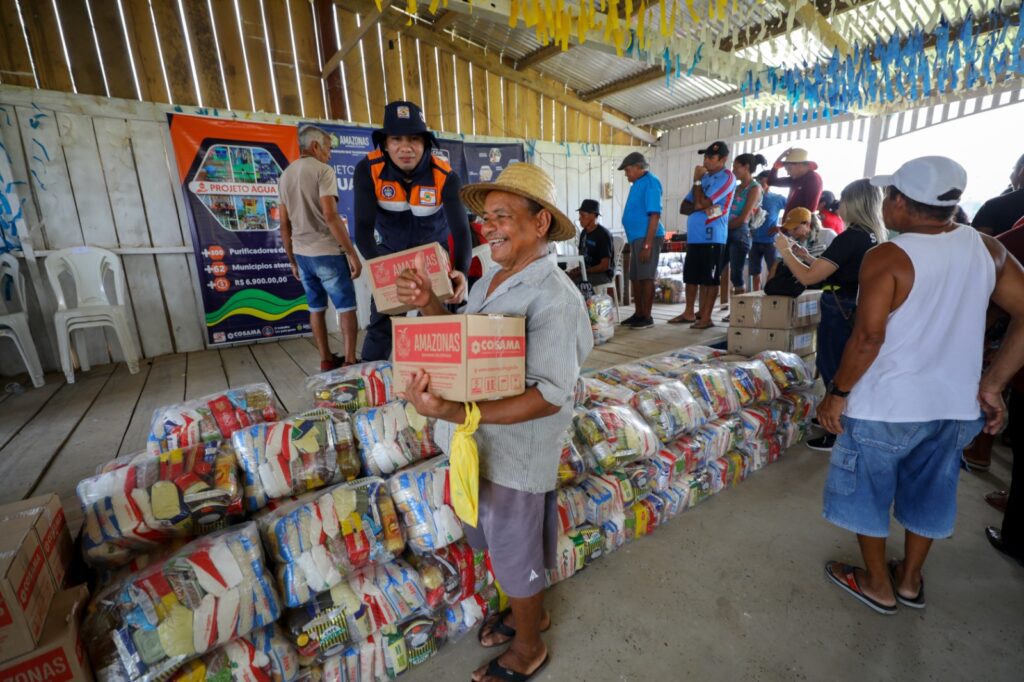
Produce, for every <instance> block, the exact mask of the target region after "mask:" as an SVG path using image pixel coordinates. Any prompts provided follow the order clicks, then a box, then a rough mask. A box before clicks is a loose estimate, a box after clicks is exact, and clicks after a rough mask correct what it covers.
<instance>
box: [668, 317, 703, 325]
mask: <svg viewBox="0 0 1024 682" xmlns="http://www.w3.org/2000/svg"><path fill="white" fill-rule="evenodd" d="M696 322H697V318H696V317H695V318H693V319H692V320H686V319H683V316H682V315H679V316H678V317H673V318H672V319H671V320H669V321H668V323H669V324H695V323H696Z"/></svg>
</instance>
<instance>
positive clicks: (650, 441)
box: [573, 405, 658, 469]
mask: <svg viewBox="0 0 1024 682" xmlns="http://www.w3.org/2000/svg"><path fill="white" fill-rule="evenodd" d="M573 421H574V424H575V427H576V433H577V435H578V437H579V439H580V442H581V443H582V444H583V445H584V446H585V447H586V448H587V449H588V450H589V452H590V454H591V456H592V457H593V459H594V462H595V463H596V464H597V465H598V466H600V467H602V468H604V469H613V468H615V467H617V466H621V465H623V464H628V463H629V462H633V461H636V460H638V459H643V458H645V457H651V456H653V455H654V454H655V453H656V452H657V451H658V438H657V436H655V435H654V431H653V430H652V429H651V427H650V426H648V425H647V422H645V421H644V420H643V419H642V418H641V417H640V415H638V414H637V413H636V412H634V411H633V410H631V409H630V408H628V407H619V406H614V405H611V406H599V407H594V408H591V409H589V410H585V411H582V412H577V413H576V416H575V417H574V418H573Z"/></svg>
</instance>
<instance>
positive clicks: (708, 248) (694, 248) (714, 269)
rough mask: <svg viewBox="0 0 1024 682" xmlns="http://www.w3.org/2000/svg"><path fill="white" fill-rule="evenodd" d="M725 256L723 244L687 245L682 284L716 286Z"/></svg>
mask: <svg viewBox="0 0 1024 682" xmlns="http://www.w3.org/2000/svg"><path fill="white" fill-rule="evenodd" d="M725 255H726V250H725V244H687V245H686V260H684V261H683V283H684V284H699V285H702V286H718V279H719V277H720V276H721V272H722V268H723V267H724V266H725Z"/></svg>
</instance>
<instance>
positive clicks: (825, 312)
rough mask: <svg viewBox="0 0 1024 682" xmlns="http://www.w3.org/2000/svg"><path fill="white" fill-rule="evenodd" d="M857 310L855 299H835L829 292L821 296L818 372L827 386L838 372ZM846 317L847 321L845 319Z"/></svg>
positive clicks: (841, 297) (842, 297)
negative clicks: (837, 300)
mask: <svg viewBox="0 0 1024 682" xmlns="http://www.w3.org/2000/svg"><path fill="white" fill-rule="evenodd" d="M856 310H857V299H854V298H846V297H844V296H840V297H839V302H838V303H837V302H836V297H835V295H833V293H832V292H831V291H824V292H822V294H821V321H820V322H818V360H817V365H818V372H819V373H820V374H821V380H822V381H823V382H825V385H826V386H828V385H829V382H831V381H832V380H833V379H834V378H835V376H836V372H838V371H839V362H840V361H841V360H842V359H843V350H844V349H845V348H846V342H847V341H849V340H850V333H851V332H852V331H853V314H854V312H856ZM844 314H845V315H846V317H847V318H849V320H847V319H845V318H844V317H843V315H844Z"/></svg>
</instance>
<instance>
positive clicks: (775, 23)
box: [718, 0, 875, 52]
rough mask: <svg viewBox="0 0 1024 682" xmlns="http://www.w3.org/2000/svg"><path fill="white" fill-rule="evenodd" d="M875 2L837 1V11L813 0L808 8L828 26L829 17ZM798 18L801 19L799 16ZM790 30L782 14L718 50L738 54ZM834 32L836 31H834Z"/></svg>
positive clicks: (724, 41)
mask: <svg viewBox="0 0 1024 682" xmlns="http://www.w3.org/2000/svg"><path fill="white" fill-rule="evenodd" d="M793 1H794V0H784V1H783V3H782V4H783V5H785V6H788V3H790V2H793ZM874 1H875V0H835V3H834V4H835V10H833V9H832V6H833V3H832V0H813V1H812V2H810V3H808V4H807V6H808V7H809V8H811V9H813V10H814V12H815V13H816V14H818V15H819V16H821V18H822V20H824V23H826V24H828V21H827V18H828V17H830V16H832V17H834V16H836V15H839V14H843V13H844V12H849V11H850V10H853V9H856V8H858V7H860V6H861V5H867V4H869V3H872V2H874ZM830 12H831V14H830ZM797 18H798V19H799V15H798V17H797ZM801 23H802V22H801ZM829 27H830V28H831V25H829ZM788 28H789V27H788V26H787V24H786V14H781V15H779V16H777V17H772V18H771V19H769V20H767V21H765V22H764V23H763V24H758V25H757V26H751V27H749V28H746V29H743V30H741V31H739V32H738V33H737V35H736V41H735V42H733V39H732V36H731V35H729V36H725V37H724V38H723V39H722V42H720V43H719V44H718V49H720V50H722V51H723V52H738V51H739V50H742V49H743V48H745V47H750V46H751V45H757V44H759V43H764V42H767V41H769V40H772V39H773V38H778V37H779V36H781V35H785V34H786V31H787V30H788ZM762 30H763V31H764V35H761V33H762ZM832 30H833V31H834V29H832ZM836 35H838V33H836ZM822 42H825V41H822Z"/></svg>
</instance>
